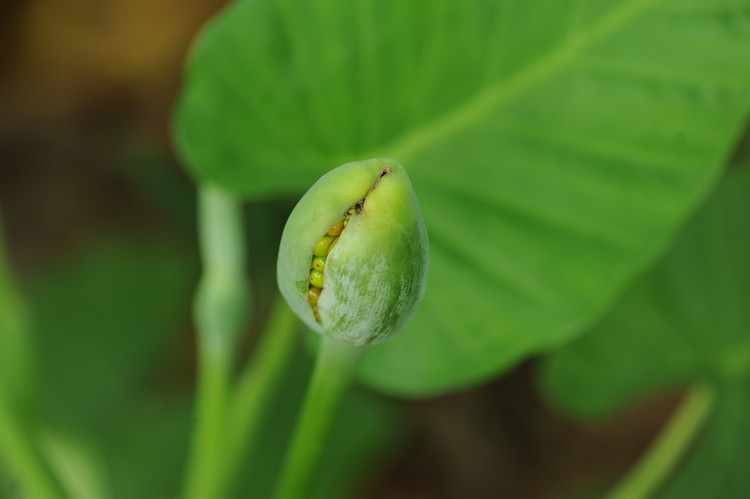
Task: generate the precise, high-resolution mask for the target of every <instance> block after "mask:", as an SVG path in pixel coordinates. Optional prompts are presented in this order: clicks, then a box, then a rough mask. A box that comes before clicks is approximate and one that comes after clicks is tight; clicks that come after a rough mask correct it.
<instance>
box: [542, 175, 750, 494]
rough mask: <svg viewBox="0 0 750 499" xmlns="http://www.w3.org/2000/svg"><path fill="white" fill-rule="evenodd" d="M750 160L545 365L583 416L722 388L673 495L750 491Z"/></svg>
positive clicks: (562, 400)
mask: <svg viewBox="0 0 750 499" xmlns="http://www.w3.org/2000/svg"><path fill="white" fill-rule="evenodd" d="M747 163H748V164H747V165H744V168H742V169H738V170H730V171H729V173H728V175H727V178H726V179H725V180H724V182H723V183H722V184H721V185H720V187H719V189H718V190H717V191H716V192H715V193H714V195H713V197H712V198H711V199H710V200H709V202H708V203H707V204H706V205H705V206H704V207H703V208H702V209H701V211H700V212H699V213H698V214H697V215H696V216H695V217H694V218H693V220H692V221H691V222H690V224H689V225H688V226H687V227H686V228H685V230H684V231H683V233H682V234H681V235H680V236H679V237H678V239H677V242H676V244H675V246H674V247H673V248H672V250H671V251H670V252H669V254H668V255H667V257H666V258H665V260H664V261H663V262H662V263H660V264H659V266H658V267H657V268H656V269H654V270H653V272H651V273H650V274H648V275H647V276H645V277H644V278H643V279H641V280H639V281H638V282H637V283H635V284H634V285H633V286H632V287H631V288H630V289H629V290H628V291H627V293H625V295H624V296H623V298H622V300H621V301H620V302H619V304H618V305H617V306H616V307H615V308H614V309H613V310H612V312H611V313H610V314H609V315H608V316H607V317H606V318H605V319H604V320H603V321H602V322H601V323H600V324H599V325H598V326H597V327H596V328H595V329H594V330H593V331H592V332H591V333H589V334H587V335H586V336H584V337H582V338H581V339H579V340H578V341H575V342H573V343H572V344H570V345H568V346H566V347H564V348H562V349H560V350H558V351H556V352H554V353H553V354H551V355H550V356H549V358H548V359H547V361H546V362H545V364H544V366H543V367H544V369H543V370H542V378H541V380H542V387H543V388H544V390H545V392H546V393H547V395H548V396H549V398H550V399H551V400H553V401H554V402H555V403H556V404H557V405H558V406H559V407H561V408H563V409H565V410H566V411H568V412H570V413H571V414H574V415H577V416H579V417H601V416H603V415H606V414H609V413H612V412H613V411H615V410H617V409H618V408H621V407H623V406H624V405H626V404H628V403H630V402H632V401H634V400H636V399H638V398H641V397H644V396H645V395H648V394H654V393H658V392H660V391H663V390H667V389H677V388H683V387H687V386H689V385H690V384H692V383H698V382H700V383H705V384H708V385H709V386H712V387H713V388H714V389H715V391H716V398H717V401H716V403H715V407H714V408H713V412H712V416H711V419H710V422H709V425H708V428H707V429H706V430H705V432H704V434H703V435H702V437H701V438H700V440H699V441H698V444H697V446H696V448H695V450H694V452H693V453H692V455H691V456H690V458H689V459H688V460H687V463H686V464H685V465H684V467H682V468H681V470H680V473H679V474H678V475H677V476H676V477H675V478H674V480H673V481H672V482H671V483H670V485H669V488H668V489H667V490H666V491H665V494H664V497H669V498H675V499H676V498H695V499H702V498H706V497H725V498H740V497H746V495H747V492H748V491H750V475H748V473H747V465H748V463H750V418H748V414H750V412H749V411H750V308H748V306H747V305H748V303H749V302H750V261H749V260H748V255H750V230H748V227H750V226H749V225H748V221H750V161H748V162H747Z"/></svg>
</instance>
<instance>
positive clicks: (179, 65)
mask: <svg viewBox="0 0 750 499" xmlns="http://www.w3.org/2000/svg"><path fill="white" fill-rule="evenodd" d="M224 3H225V2H224V1H222V0H196V1H192V2H180V1H177V0H162V1H159V2H153V1H149V0H107V1H99V0H62V1H49V0H4V1H3V2H2V3H0V208H2V209H3V212H4V218H5V230H6V232H7V239H8V241H9V252H10V256H11V259H12V260H13V262H14V264H15V265H16V266H21V267H23V268H25V267H28V266H33V265H34V264H35V263H38V262H39V260H40V259H42V260H46V259H48V258H51V257H53V256H54V255H55V254H59V253H60V252H65V251H66V249H68V248H71V247H73V246H76V245H77V243H79V242H80V241H81V239H82V238H83V239H85V238H86V237H87V235H90V234H91V233H92V232H97V231H102V230H105V231H106V230H108V229H110V228H114V229H115V230H117V229H118V228H123V227H129V226H131V225H132V224H134V223H135V224H144V223H145V224H149V223H151V221H150V220H149V218H151V216H152V215H153V214H152V213H148V210H145V209H144V207H143V206H141V205H139V202H138V200H137V199H135V196H134V194H133V192H131V190H130V189H129V188H128V182H125V181H124V177H126V176H127V170H126V171H123V169H122V168H117V166H118V162H121V159H122V156H123V154H125V153H127V150H128V149H132V148H133V147H134V144H135V145H136V147H140V148H142V149H146V150H148V151H150V154H152V155H156V156H161V157H163V158H165V160H167V161H169V160H170V159H171V158H172V155H173V153H172V150H171V147H170V134H169V121H170V113H171V109H172V106H173V104H174V101H175V98H176V95H177V92H178V89H179V85H180V81H181V76H182V70H183V61H184V59H185V54H186V52H187V50H188V47H189V44H190V42H191V40H192V38H193V37H194V36H195V34H196V33H197V31H198V29H199V27H200V26H201V25H202V24H203V23H204V22H205V21H206V20H207V19H208V18H209V17H210V16H211V15H213V14H214V13H215V12H217V11H218V10H219V9H220V8H221V7H222V5H223V4H224ZM173 168H174V171H173V172H172V173H173V174H175V175H183V174H182V172H181V170H179V169H178V168H177V165H176V164H174V165H173Z"/></svg>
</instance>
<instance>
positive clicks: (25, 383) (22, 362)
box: [0, 230, 64, 499]
mask: <svg viewBox="0 0 750 499" xmlns="http://www.w3.org/2000/svg"><path fill="white" fill-rule="evenodd" d="M10 274H11V273H10V269H9V268H8V265H7V263H6V258H5V250H4V243H3V236H2V230H0V454H2V456H3V458H4V459H5V461H6V462H7V464H8V466H9V467H10V468H11V469H12V470H13V472H14V473H15V474H16V475H17V476H18V478H19V480H20V481H21V484H22V488H23V490H24V491H25V492H26V495H28V496H29V497H39V498H40V499H56V498H61V497H63V496H64V495H63V492H62V488H61V487H60V484H59V482H58V481H57V480H56V478H55V476H54V475H53V474H52V472H51V470H50V468H49V467H48V466H47V464H46V463H45V462H44V460H43V459H42V457H41V453H40V452H39V450H38V448H37V445H36V442H35V441H34V435H33V432H32V428H31V426H32V423H31V417H30V415H29V412H30V409H31V408H30V405H31V398H32V392H33V385H32V383H31V354H30V351H31V348H30V345H29V339H30V334H29V328H28V324H27V322H26V320H25V315H24V313H23V307H22V304H21V301H20V299H19V298H18V295H17V293H16V290H15V289H14V286H13V283H12V279H11V275H10Z"/></svg>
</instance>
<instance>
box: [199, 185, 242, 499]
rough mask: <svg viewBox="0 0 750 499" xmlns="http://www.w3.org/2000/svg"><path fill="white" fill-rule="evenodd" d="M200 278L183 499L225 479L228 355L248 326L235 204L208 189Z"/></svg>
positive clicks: (203, 198) (203, 192) (207, 492)
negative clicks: (193, 403) (192, 410)
mask: <svg viewBox="0 0 750 499" xmlns="http://www.w3.org/2000/svg"><path fill="white" fill-rule="evenodd" d="M198 216H199V220H198V232H199V238H200V249H201V255H202V261H203V276H202V278H201V282H200V284H199V286H198V291H197V293H196V299H195V322H196V327H197V330H198V358H199V363H200V365H199V370H198V393H197V404H196V412H197V416H196V426H195V433H194V436H193V445H192V449H191V455H190V460H189V463H188V473H187V475H186V482H185V491H184V496H185V497H186V498H190V499H206V498H214V497H216V496H215V492H216V491H217V490H219V489H220V488H221V482H222V480H223V477H224V475H225V473H226V472H225V466H226V454H227V448H228V442H229V438H230V437H229V434H228V431H227V424H228V420H229V417H228V408H229V391H230V384H231V377H232V368H233V353H234V350H235V346H236V344H237V340H238V337H239V335H240V332H241V330H242V328H243V326H244V324H245V321H246V320H247V310H248V309H249V307H250V299H249V295H250V291H249V288H248V286H247V284H246V279H245V244H244V235H243V226H242V212H241V208H240V205H239V203H238V202H237V201H236V200H234V199H232V198H231V197H229V196H227V195H226V194H225V193H223V192H221V191H220V190H218V189H216V188H214V187H212V186H202V187H201V188H200V192H199V213H198Z"/></svg>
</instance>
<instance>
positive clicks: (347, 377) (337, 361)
mask: <svg viewBox="0 0 750 499" xmlns="http://www.w3.org/2000/svg"><path fill="white" fill-rule="evenodd" d="M365 352H366V348H365V347H355V346H351V345H349V344H346V343H342V342H339V341H336V340H332V339H329V338H327V337H323V340H322V341H321V344H320V349H319V350H318V356H317V360H316V362H315V369H314V371H313V375H312V380H311V381H310V385H309V386H308V389H307V394H306V396H305V401H304V405H303V407H302V412H301V415H300V418H299V420H298V421H297V428H296V430H295V433H294V437H293V440H292V444H291V447H290V448H289V451H288V454H287V457H286V461H285V463H284V468H283V469H282V472H281V475H280V479H279V482H278V484H277V489H276V498H277V499H301V498H304V497H306V496H308V495H309V494H310V489H311V486H312V485H313V483H314V479H315V473H316V472H317V469H318V465H319V464H320V458H321V457H322V455H323V452H324V450H325V445H326V441H327V440H328V436H329V434H330V432H331V429H332V427H333V423H334V421H335V417H336V414H337V412H338V408H339V406H340V405H341V402H342V400H343V399H344V396H345V395H346V393H347V390H348V389H349V386H350V385H351V383H352V381H353V379H354V375H355V374H356V371H357V368H358V367H359V363H360V361H361V360H362V357H363V356H364V353H365Z"/></svg>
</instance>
